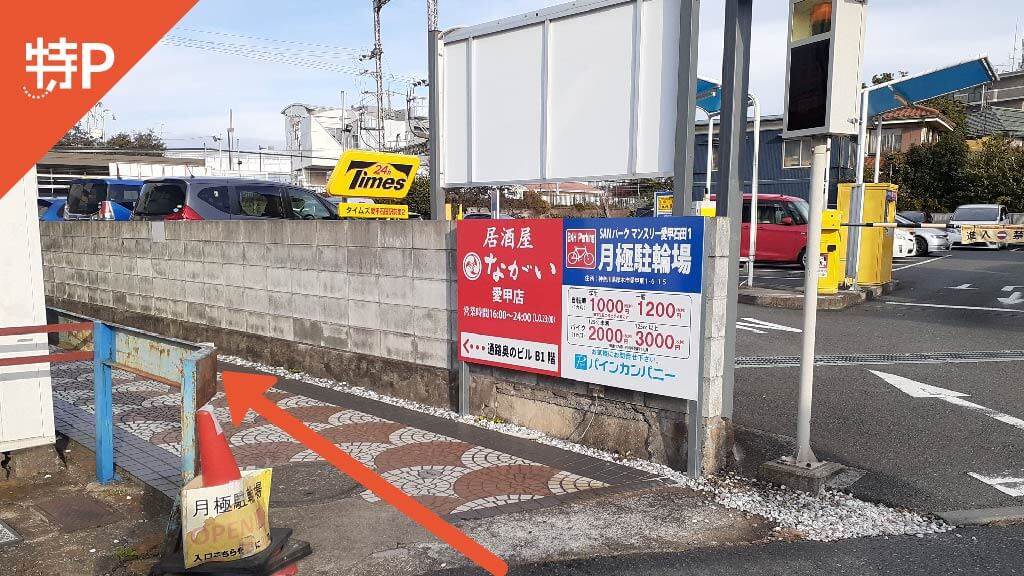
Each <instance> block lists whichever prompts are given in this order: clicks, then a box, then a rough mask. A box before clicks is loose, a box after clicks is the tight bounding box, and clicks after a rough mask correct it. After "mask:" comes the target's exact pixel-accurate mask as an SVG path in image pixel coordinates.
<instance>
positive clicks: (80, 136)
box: [57, 124, 99, 148]
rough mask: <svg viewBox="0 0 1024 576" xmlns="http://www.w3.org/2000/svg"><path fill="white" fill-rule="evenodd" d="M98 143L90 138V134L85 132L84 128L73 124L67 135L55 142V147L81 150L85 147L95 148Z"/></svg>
mask: <svg viewBox="0 0 1024 576" xmlns="http://www.w3.org/2000/svg"><path fill="white" fill-rule="evenodd" d="M98 143H99V142H98V141H97V140H96V139H95V138H93V137H92V135H91V134H89V133H88V132H86V130H85V129H84V128H82V127H81V126H79V125H78V124H75V125H74V126H72V127H71V130H68V132H67V134H64V136H63V137H62V138H61V139H60V140H59V141H58V142H57V146H63V147H67V148H83V147H86V146H95V145H97V144H98Z"/></svg>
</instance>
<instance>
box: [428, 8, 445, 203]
mask: <svg viewBox="0 0 1024 576" xmlns="http://www.w3.org/2000/svg"><path fill="white" fill-rule="evenodd" d="M427 13H428V19H427V24H428V27H429V28H430V30H428V31H427V55H428V59H427V60H428V66H427V68H428V72H427V74H428V90H429V96H428V97H429V99H430V110H429V111H428V114H429V115H430V118H428V120H427V121H428V130H429V131H430V134H429V138H430V150H429V153H430V219H431V220H444V219H445V210H444V190H442V189H441V183H442V181H443V180H442V176H441V170H442V164H443V163H444V160H443V158H444V155H443V153H442V150H441V146H443V143H442V141H443V139H442V137H441V125H442V124H441V51H442V50H443V49H444V44H443V43H442V38H441V31H440V30H438V29H437V3H436V1H434V0H431V1H430V2H428V3H427Z"/></svg>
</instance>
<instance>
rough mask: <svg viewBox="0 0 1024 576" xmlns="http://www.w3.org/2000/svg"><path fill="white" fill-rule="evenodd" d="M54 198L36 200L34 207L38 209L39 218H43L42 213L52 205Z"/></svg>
mask: <svg viewBox="0 0 1024 576" xmlns="http://www.w3.org/2000/svg"><path fill="white" fill-rule="evenodd" d="M54 200H55V198H36V207H37V208H39V217H40V218H42V217H43V213H44V212H46V210H47V209H48V208H49V207H50V206H51V205H53V201H54Z"/></svg>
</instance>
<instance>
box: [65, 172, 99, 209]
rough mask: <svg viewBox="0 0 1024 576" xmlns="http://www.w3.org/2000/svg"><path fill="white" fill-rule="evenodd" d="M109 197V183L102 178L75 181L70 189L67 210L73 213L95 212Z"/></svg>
mask: <svg viewBox="0 0 1024 576" xmlns="http://www.w3.org/2000/svg"><path fill="white" fill-rule="evenodd" d="M106 199H107V183H106V182H104V181H102V180H81V181H78V182H73V183H72V184H71V187H70V188H69V189H68V204H67V211H68V212H69V213H71V214H95V213H97V212H99V211H100V202H103V201H104V200H106Z"/></svg>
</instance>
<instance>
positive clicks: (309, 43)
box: [174, 26, 366, 54]
mask: <svg viewBox="0 0 1024 576" xmlns="http://www.w3.org/2000/svg"><path fill="white" fill-rule="evenodd" d="M174 30H180V31H182V32H196V33H198V34H211V35H214V36H229V37H232V38H246V39H249V40H264V41H267V42H277V43H280V44H293V45H296V46H313V47H316V48H330V49H332V50H341V51H347V52H356V53H359V54H363V53H365V52H366V49H365V48H347V47H344V46H334V45H331V44H316V43H313V42H299V41H296V40H280V39H276V38H267V37H265V36H248V35H245V34H236V33H232V32H215V31H213V30H199V29H196V28H184V27H181V26H177V27H175V28H174Z"/></svg>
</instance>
